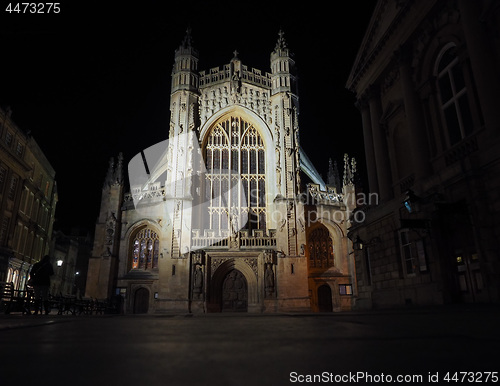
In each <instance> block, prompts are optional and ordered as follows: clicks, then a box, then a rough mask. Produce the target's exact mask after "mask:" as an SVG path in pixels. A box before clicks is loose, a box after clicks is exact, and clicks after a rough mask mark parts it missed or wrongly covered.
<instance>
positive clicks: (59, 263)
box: [56, 259, 63, 267]
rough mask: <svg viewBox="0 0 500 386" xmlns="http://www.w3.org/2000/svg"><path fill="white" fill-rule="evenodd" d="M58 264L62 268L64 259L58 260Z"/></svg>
mask: <svg viewBox="0 0 500 386" xmlns="http://www.w3.org/2000/svg"><path fill="white" fill-rule="evenodd" d="M56 264H57V266H58V267H62V265H63V260H62V259H59V260H57V262H56Z"/></svg>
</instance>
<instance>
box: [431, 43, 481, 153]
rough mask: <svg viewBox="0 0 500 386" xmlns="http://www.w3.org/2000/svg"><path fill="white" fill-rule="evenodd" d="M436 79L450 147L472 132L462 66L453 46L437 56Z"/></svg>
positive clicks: (444, 49) (472, 125)
mask: <svg viewBox="0 0 500 386" xmlns="http://www.w3.org/2000/svg"><path fill="white" fill-rule="evenodd" d="M436 77H437V88H438V91H439V101H440V108H441V111H442V117H443V120H444V124H445V126H446V130H447V133H448V140H449V144H450V146H451V145H454V144H456V143H457V142H459V141H461V140H462V139H464V138H465V137H466V136H468V135H469V134H471V133H472V131H473V130H474V123H473V119H472V113H471V109H470V104H469V97H468V89H467V86H466V79H465V77H464V72H463V65H462V63H460V62H459V59H458V56H457V53H456V46H455V45H454V44H449V45H447V46H445V47H444V48H443V50H442V52H441V54H440V55H439V59H438V61H437V63H436Z"/></svg>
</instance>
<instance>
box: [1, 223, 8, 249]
mask: <svg viewBox="0 0 500 386" xmlns="http://www.w3.org/2000/svg"><path fill="white" fill-rule="evenodd" d="M9 225H10V218H9V217H4V218H3V219H2V224H1V227H0V246H5V245H6V244H7V234H8V232H9Z"/></svg>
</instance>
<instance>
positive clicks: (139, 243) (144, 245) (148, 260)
mask: <svg viewBox="0 0 500 386" xmlns="http://www.w3.org/2000/svg"><path fill="white" fill-rule="evenodd" d="M159 251H160V241H159V237H158V234H157V233H156V232H154V231H152V230H151V229H149V228H144V229H142V230H140V231H139V232H137V234H136V235H135V237H134V239H133V242H132V269H157V268H158V255H159Z"/></svg>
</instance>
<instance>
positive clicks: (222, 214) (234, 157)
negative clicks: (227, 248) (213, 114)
mask: <svg viewBox="0 0 500 386" xmlns="http://www.w3.org/2000/svg"><path fill="white" fill-rule="evenodd" d="M204 152H205V162H206V167H207V172H206V175H205V194H206V198H207V199H208V200H210V204H209V209H208V211H209V222H208V228H209V229H211V230H218V231H221V230H232V231H238V230H239V229H263V230H264V229H266V200H265V197H266V190H265V173H266V162H265V147H264V142H263V140H262V137H261V136H260V134H259V132H258V130H257V129H256V128H255V127H254V126H253V125H252V124H251V123H249V122H247V121H245V120H244V119H242V118H241V117H238V116H231V117H228V118H225V119H223V120H221V121H220V122H218V123H217V124H215V126H214V127H213V128H212V130H211V131H210V133H209V135H208V138H207V141H206V146H205V150H204ZM230 188H231V189H232V191H231V192H230V194H228V193H229V190H230ZM233 219H248V221H247V222H246V224H235V223H231V222H232V221H233Z"/></svg>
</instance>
